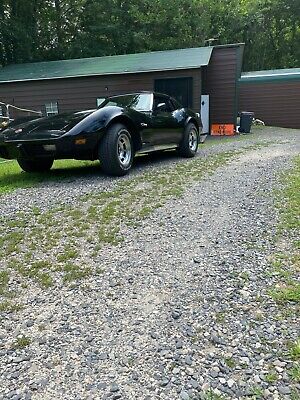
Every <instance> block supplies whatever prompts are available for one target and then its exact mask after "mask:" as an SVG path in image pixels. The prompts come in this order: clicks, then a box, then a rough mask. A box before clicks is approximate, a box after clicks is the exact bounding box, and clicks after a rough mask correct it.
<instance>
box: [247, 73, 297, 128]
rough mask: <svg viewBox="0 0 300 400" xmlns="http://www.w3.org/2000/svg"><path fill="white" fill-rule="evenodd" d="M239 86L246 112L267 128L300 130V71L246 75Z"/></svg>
mask: <svg viewBox="0 0 300 400" xmlns="http://www.w3.org/2000/svg"><path fill="white" fill-rule="evenodd" d="M239 86H240V109H241V110H242V111H243V110H246V111H253V112H254V113H255V117H256V118H258V119H261V120H263V121H264V123H265V124H266V125H270V126H279V127H283V128H300V112H299V110H300V68H290V69H279V70H270V71H254V72H245V73H243V74H242V76H241V78H240V80H239Z"/></svg>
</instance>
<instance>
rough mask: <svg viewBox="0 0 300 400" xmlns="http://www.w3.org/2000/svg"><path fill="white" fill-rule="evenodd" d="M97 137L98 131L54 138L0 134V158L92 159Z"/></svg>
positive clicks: (97, 140)
mask: <svg viewBox="0 0 300 400" xmlns="http://www.w3.org/2000/svg"><path fill="white" fill-rule="evenodd" d="M99 138H100V136H99V133H94V134H88V135H80V136H71V135H67V136H63V137H60V138H55V139H35V140H8V139H6V138H4V137H2V138H1V134H0V158H4V159H8V160H13V159H18V158H24V159H32V158H53V159H64V158H74V159H79V160H81V159H83V160H84V159H85V160H90V159H93V155H94V153H95V148H97V143H98V142H99Z"/></svg>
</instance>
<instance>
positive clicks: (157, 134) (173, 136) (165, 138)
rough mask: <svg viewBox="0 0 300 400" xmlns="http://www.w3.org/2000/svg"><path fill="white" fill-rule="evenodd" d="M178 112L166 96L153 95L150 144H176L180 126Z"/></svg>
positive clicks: (178, 138) (180, 130)
mask: <svg viewBox="0 0 300 400" xmlns="http://www.w3.org/2000/svg"><path fill="white" fill-rule="evenodd" d="M178 116H179V115H178V110H176V109H175V106H174V104H173V102H172V101H171V100H170V98H169V97H168V96H163V95H159V94H155V95H154V104H153V111H152V115H151V130H152V135H153V136H152V143H153V144H154V145H169V144H170V145H173V144H177V143H178V142H179V140H180V137H181V132H182V124H180V122H179V119H180V118H179V119H178Z"/></svg>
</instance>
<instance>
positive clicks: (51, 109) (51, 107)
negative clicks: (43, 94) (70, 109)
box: [45, 101, 58, 117]
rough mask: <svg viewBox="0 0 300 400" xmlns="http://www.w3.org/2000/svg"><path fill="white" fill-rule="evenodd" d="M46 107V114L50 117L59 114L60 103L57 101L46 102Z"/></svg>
mask: <svg viewBox="0 0 300 400" xmlns="http://www.w3.org/2000/svg"><path fill="white" fill-rule="evenodd" d="M45 108H46V115H47V117H50V116H51V115H56V114H58V103H57V101H50V102H49V103H46V104H45Z"/></svg>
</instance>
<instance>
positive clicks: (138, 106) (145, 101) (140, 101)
mask: <svg viewBox="0 0 300 400" xmlns="http://www.w3.org/2000/svg"><path fill="white" fill-rule="evenodd" d="M131 107H132V108H133V109H135V110H136V111H150V110H151V95H150V94H148V93H144V94H141V95H139V96H136V98H135V99H134V101H133V102H132V105H131Z"/></svg>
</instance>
